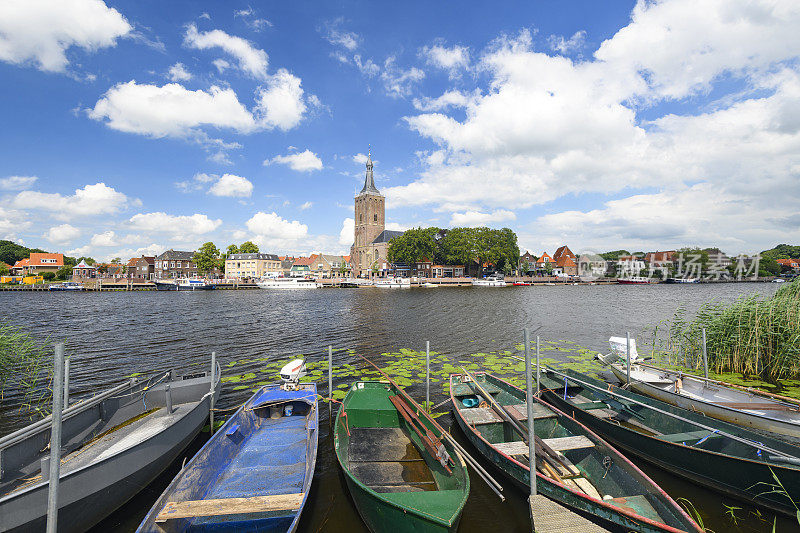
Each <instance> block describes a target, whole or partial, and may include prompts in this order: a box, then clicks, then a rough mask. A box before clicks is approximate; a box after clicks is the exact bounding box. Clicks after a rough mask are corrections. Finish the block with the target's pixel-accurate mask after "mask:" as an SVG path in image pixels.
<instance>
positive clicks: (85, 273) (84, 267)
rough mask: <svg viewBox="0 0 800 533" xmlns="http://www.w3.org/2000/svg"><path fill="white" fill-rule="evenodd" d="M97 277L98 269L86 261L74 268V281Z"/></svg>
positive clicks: (83, 260) (82, 260)
mask: <svg viewBox="0 0 800 533" xmlns="http://www.w3.org/2000/svg"><path fill="white" fill-rule="evenodd" d="M96 277H97V267H95V266H94V265H90V264H87V263H86V260H85V259H81V262H80V263H78V264H77V265H75V266H74V267H72V281H79V280H82V279H92V278H96Z"/></svg>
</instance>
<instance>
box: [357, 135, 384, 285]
mask: <svg viewBox="0 0 800 533" xmlns="http://www.w3.org/2000/svg"><path fill="white" fill-rule="evenodd" d="M385 225H386V198H385V197H384V196H383V195H382V194H381V193H380V191H379V190H378V189H377V188H376V187H375V178H374V176H373V174H372V149H371V148H370V150H369V152H368V155H367V173H366V176H365V178H364V187H363V188H362V189H361V192H360V193H358V194H357V195H356V198H355V232H354V235H353V250H352V253H351V258H350V260H351V262H352V265H353V268H352V271H353V273H354V274H367V275H368V274H369V272H370V269H371V268H372V264H373V262H374V261H373V259H377V257H373V255H375V254H374V253H371V249H372V248H373V247H372V246H371V244H372V242H373V241H374V240H375V239H376V238H377V237H378V236H379V235H380V234H381V233H383V230H384V229H385Z"/></svg>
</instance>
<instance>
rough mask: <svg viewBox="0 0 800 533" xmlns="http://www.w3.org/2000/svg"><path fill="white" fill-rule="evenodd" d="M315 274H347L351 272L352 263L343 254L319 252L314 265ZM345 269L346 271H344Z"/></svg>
mask: <svg viewBox="0 0 800 533" xmlns="http://www.w3.org/2000/svg"><path fill="white" fill-rule="evenodd" d="M312 266H313V267H314V268H312V270H313V272H314V275H315V276H318V277H323V278H337V277H342V276H347V275H349V273H350V265H349V264H348V263H347V260H346V259H345V256H343V255H326V254H319V255H317V256H316V262H315V263H314V264H313V265H312ZM342 270H344V273H342Z"/></svg>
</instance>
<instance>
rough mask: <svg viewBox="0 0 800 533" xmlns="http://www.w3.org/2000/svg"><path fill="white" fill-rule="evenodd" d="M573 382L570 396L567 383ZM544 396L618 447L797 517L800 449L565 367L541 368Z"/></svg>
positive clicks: (692, 478) (722, 489) (727, 492)
mask: <svg viewBox="0 0 800 533" xmlns="http://www.w3.org/2000/svg"><path fill="white" fill-rule="evenodd" d="M565 384H566V385H567V391H566V394H565V391H564V386H565ZM542 391H543V392H542V395H543V398H544V399H545V400H547V401H548V402H549V403H551V404H552V405H554V406H556V407H558V408H560V409H562V410H564V411H567V412H570V413H574V417H575V419H576V420H578V421H579V422H581V423H582V424H585V425H586V426H588V427H589V428H591V429H592V430H593V431H595V432H596V433H598V434H599V435H601V436H603V438H605V439H607V440H608V441H609V442H611V443H613V444H614V445H615V446H618V447H619V448H621V449H623V450H625V451H626V452H629V453H631V454H633V455H637V456H639V457H641V458H643V459H645V460H646V461H648V462H650V463H653V464H656V465H658V466H660V467H662V468H665V469H667V470H669V471H670V472H671V473H673V474H677V475H679V476H682V477H685V478H687V479H690V480H692V481H694V482H696V483H700V484H702V485H705V486H707V487H709V488H711V489H714V490H717V491H719V492H722V493H724V494H727V495H730V496H734V497H736V498H739V499H742V500H745V501H748V502H750V503H752V504H755V505H760V506H762V507H765V508H768V509H771V510H773V511H778V512H781V513H784V514H788V515H790V516H795V512H796V508H795V507H794V506H793V505H792V504H791V501H790V500H789V499H787V497H786V495H784V494H779V493H776V492H773V491H770V490H769V487H770V486H771V485H772V484H774V483H775V477H773V474H774V476H776V477H777V478H778V479H779V480H780V482H781V483H782V484H783V486H784V488H785V489H786V492H787V495H788V496H789V497H790V498H791V499H792V500H794V501H800V447H797V446H794V445H791V444H788V443H786V442H783V441H781V440H778V439H774V438H770V437H767V436H764V435H761V434H758V433H754V432H752V431H748V430H747V429H744V428H741V427H739V426H736V425H734V424H728V423H726V422H722V421H719V420H714V419H711V418H708V417H706V416H704V415H702V414H698V413H695V412H692V411H689V410H687V409H681V408H680V407H675V406H673V405H669V404H667V403H664V402H660V401H658V400H654V399H652V398H648V397H646V396H642V395H639V394H636V393H634V392H630V391H625V390H623V389H619V388H616V387H610V386H609V385H608V384H606V383H604V382H602V381H600V380H596V379H594V378H591V377H589V376H586V375H584V374H581V373H579V372H575V371H571V370H566V371H564V372H559V371H556V370H553V369H547V368H545V369H543V370H542Z"/></svg>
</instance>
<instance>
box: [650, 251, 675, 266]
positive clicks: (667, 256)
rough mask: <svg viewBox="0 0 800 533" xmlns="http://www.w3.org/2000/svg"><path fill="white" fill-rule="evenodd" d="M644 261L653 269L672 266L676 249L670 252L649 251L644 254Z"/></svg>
mask: <svg viewBox="0 0 800 533" xmlns="http://www.w3.org/2000/svg"><path fill="white" fill-rule="evenodd" d="M644 262H645V263H647V264H648V265H650V268H651V269H656V268H671V267H672V265H673V264H674V262H675V250H671V251H669V252H648V253H646V254H645V255H644Z"/></svg>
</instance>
